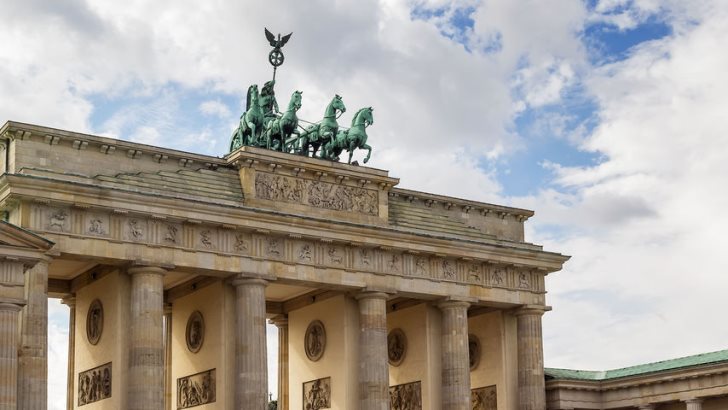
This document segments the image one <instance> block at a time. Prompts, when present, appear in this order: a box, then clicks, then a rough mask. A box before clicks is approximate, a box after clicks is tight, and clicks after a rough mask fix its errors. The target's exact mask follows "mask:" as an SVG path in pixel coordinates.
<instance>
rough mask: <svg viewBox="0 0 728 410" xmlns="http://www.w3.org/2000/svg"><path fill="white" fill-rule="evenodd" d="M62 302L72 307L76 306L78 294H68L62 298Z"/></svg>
mask: <svg viewBox="0 0 728 410" xmlns="http://www.w3.org/2000/svg"><path fill="white" fill-rule="evenodd" d="M61 303H63V304H64V305H66V306H68V307H70V308H73V307H76V296H75V295H68V296H66V297H64V298H63V299H61Z"/></svg>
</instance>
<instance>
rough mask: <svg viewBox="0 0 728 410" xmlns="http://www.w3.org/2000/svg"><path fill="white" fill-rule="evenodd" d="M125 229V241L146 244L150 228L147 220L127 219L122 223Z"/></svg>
mask: <svg viewBox="0 0 728 410" xmlns="http://www.w3.org/2000/svg"><path fill="white" fill-rule="evenodd" d="M122 227H123V229H124V236H123V238H124V240H127V241H131V242H145V241H146V240H147V236H148V235H149V227H148V224H147V220H146V219H141V218H135V217H131V218H125V219H124V220H123V222H122Z"/></svg>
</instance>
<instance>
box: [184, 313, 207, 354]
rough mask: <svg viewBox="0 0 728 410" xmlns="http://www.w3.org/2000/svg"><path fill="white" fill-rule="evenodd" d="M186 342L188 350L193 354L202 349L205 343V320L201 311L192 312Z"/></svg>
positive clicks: (186, 329) (186, 330)
mask: <svg viewBox="0 0 728 410" xmlns="http://www.w3.org/2000/svg"><path fill="white" fill-rule="evenodd" d="M185 342H186V343H187V349H188V350H189V351H190V352H192V353H197V352H199V351H200V349H202V344H203V343H204V342H205V319H204V318H203V317H202V313H201V312H200V311H199V310H195V311H194V312H192V313H191V314H190V317H189V319H187V327H186V328H185Z"/></svg>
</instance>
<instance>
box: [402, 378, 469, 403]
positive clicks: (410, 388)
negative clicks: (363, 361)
mask: <svg viewBox="0 0 728 410" xmlns="http://www.w3.org/2000/svg"><path fill="white" fill-rule="evenodd" d="M389 403H390V404H389V405H390V409H392V410H421V409H422V383H421V382H419V381H416V382H412V383H406V384H400V385H397V386H390V387H389ZM473 408H474V407H473Z"/></svg>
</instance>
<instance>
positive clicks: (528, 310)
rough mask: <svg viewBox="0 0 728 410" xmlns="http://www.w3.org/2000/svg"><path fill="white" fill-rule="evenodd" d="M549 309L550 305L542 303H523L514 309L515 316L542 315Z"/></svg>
mask: <svg viewBox="0 0 728 410" xmlns="http://www.w3.org/2000/svg"><path fill="white" fill-rule="evenodd" d="M550 310H551V306H544V305H523V306H521V307H519V308H517V309H516V310H515V311H514V314H515V315H516V316H543V314H544V313H546V312H548V311H550Z"/></svg>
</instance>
